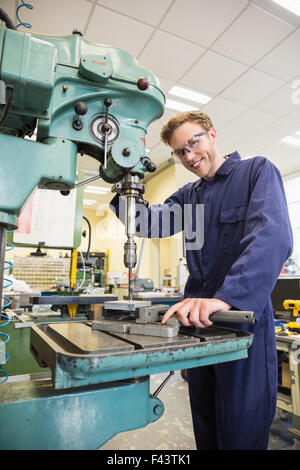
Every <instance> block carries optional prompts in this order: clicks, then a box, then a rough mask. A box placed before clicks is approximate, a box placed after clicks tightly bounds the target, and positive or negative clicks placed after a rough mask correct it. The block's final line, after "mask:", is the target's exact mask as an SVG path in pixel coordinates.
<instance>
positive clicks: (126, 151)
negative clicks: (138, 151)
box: [122, 147, 130, 157]
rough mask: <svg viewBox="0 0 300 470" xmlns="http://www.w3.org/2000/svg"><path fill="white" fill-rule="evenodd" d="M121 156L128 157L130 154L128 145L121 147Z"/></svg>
mask: <svg viewBox="0 0 300 470" xmlns="http://www.w3.org/2000/svg"><path fill="white" fill-rule="evenodd" d="M122 155H123V157H129V156H130V149H129V148H128V147H126V148H124V149H123V152H122Z"/></svg>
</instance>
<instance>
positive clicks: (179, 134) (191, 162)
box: [170, 121, 217, 179]
mask: <svg viewBox="0 0 300 470" xmlns="http://www.w3.org/2000/svg"><path fill="white" fill-rule="evenodd" d="M204 130H206V129H204V127H202V126H201V125H200V124H198V123H196V122H192V121H188V122H185V123H183V124H181V125H180V126H179V127H177V129H175V131H174V132H173V134H172V136H171V141H170V143H171V147H172V149H173V151H176V150H179V149H184V148H186V142H187V141H189V140H190V139H192V138H193V136H194V135H196V134H200V133H201V132H203V131H204ZM179 159H180V161H181V163H182V164H183V166H184V167H185V168H187V170H190V171H192V172H193V173H195V175H197V176H199V178H200V177H201V178H204V179H208V178H211V177H212V176H214V174H215V171H216V163H217V161H216V160H217V158H216V131H215V129H214V128H211V129H210V130H209V131H208V132H207V133H206V134H204V135H203V136H202V137H200V139H199V141H198V143H197V145H196V146H195V147H194V148H193V150H191V151H190V152H188V151H185V152H184V155H183V156H180V157H179Z"/></svg>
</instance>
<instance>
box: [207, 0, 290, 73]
mask: <svg viewBox="0 0 300 470" xmlns="http://www.w3.org/2000/svg"><path fill="white" fill-rule="evenodd" d="M293 29H294V27H293V26H291V25H289V24H288V23H285V22H284V21H282V20H280V19H279V18H276V17H275V16H273V15H271V14H269V13H267V12H266V11H264V10H262V9H261V8H259V7H256V6H254V5H250V6H249V8H247V10H246V11H244V12H243V13H242V14H241V16H240V17H239V18H238V19H237V20H236V21H235V22H234V23H233V24H232V25H231V27H230V28H229V29H228V30H227V31H226V32H225V33H224V34H223V35H222V36H221V37H220V38H219V39H218V41H217V42H216V43H215V44H214V45H213V49H214V50H215V51H216V52H220V53H222V54H224V55H226V56H229V57H231V58H233V59H236V60H238V61H240V62H243V63H244V64H248V65H252V64H254V63H255V62H256V61H258V60H259V59H261V58H262V57H263V56H264V55H265V54H266V53H267V52H269V51H270V50H271V49H272V48H273V47H275V46H276V45H277V44H278V43H279V42H280V41H282V40H283V39H284V38H285V37H286V36H287V35H288V34H289V33H290V32H291V31H292V30H293Z"/></svg>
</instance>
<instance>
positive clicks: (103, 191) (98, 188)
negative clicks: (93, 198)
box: [84, 186, 110, 194]
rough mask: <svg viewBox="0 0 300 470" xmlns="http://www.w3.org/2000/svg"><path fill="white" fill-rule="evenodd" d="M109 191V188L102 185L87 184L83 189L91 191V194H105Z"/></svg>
mask: <svg viewBox="0 0 300 470" xmlns="http://www.w3.org/2000/svg"><path fill="white" fill-rule="evenodd" d="M109 191H110V188H106V187H104V186H87V187H86V188H85V189H84V192H85V193H92V194H107V193H108V192H109Z"/></svg>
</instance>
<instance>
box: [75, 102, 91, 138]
mask: <svg viewBox="0 0 300 470" xmlns="http://www.w3.org/2000/svg"><path fill="white" fill-rule="evenodd" d="M74 110H75V113H76V114H77V119H75V120H74V121H73V128H74V129H75V130H76V131H81V129H82V128H83V123H82V119H81V116H84V115H85V114H86V113H87V110H88V107H87V105H86V104H85V102H84V101H77V103H76V104H75V106H74Z"/></svg>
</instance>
